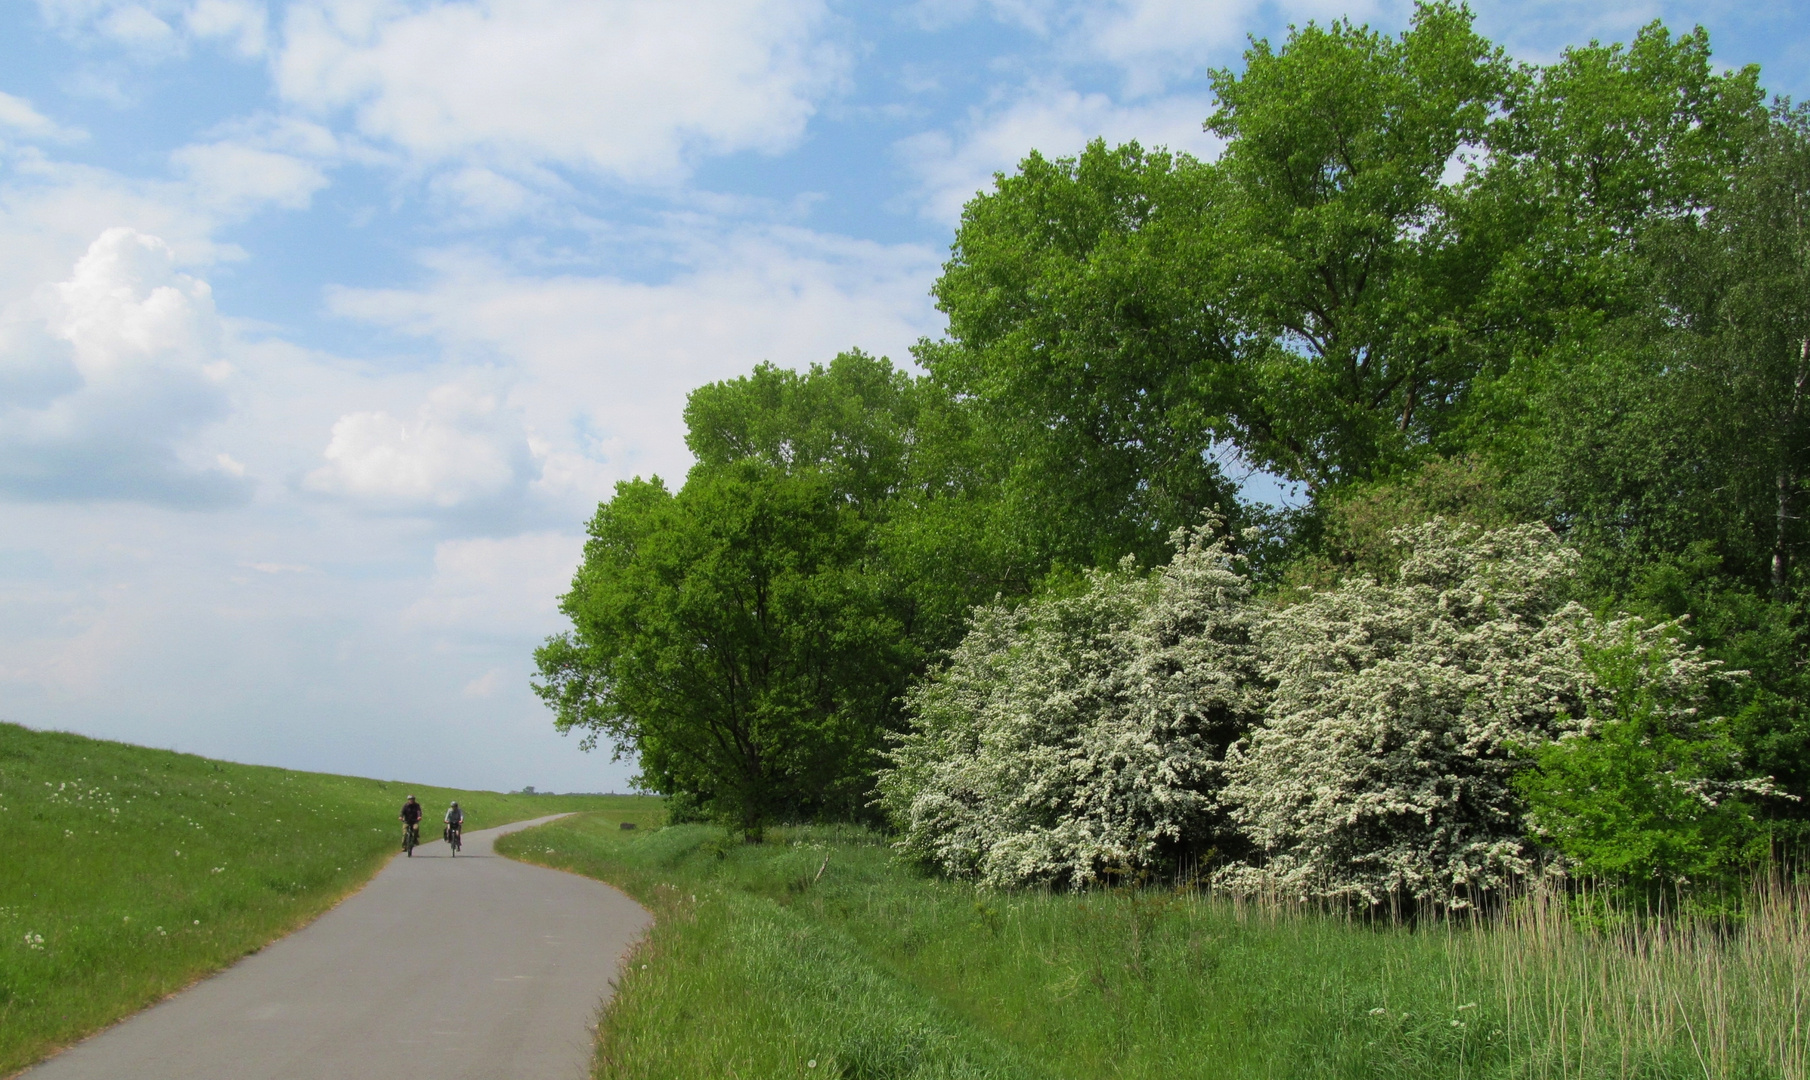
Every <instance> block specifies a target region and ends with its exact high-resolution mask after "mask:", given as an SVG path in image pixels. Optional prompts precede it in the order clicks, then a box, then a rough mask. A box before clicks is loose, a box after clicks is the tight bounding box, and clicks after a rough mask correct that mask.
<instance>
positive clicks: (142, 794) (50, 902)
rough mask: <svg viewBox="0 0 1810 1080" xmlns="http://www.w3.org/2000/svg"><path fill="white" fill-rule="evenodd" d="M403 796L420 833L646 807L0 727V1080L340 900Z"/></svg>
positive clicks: (364, 872) (381, 841) (389, 847)
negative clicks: (448, 812)
mask: <svg viewBox="0 0 1810 1080" xmlns="http://www.w3.org/2000/svg"><path fill="white" fill-rule="evenodd" d="M411 793H412V794H414V795H415V796H416V797H417V798H419V799H420V800H421V801H422V802H423V803H424V804H425V805H426V806H427V808H428V813H429V821H430V823H431V822H432V821H433V820H436V819H437V818H438V817H439V814H440V812H441V811H442V810H443V809H444V808H445V806H446V804H447V803H448V802H450V801H451V800H453V799H458V800H459V802H460V805H461V806H462V807H464V808H465V810H466V813H467V814H468V815H469V820H470V822H471V827H473V828H484V827H486V826H491V825H501V824H504V823H505V822H510V821H520V820H523V819H525V818H532V817H539V816H541V815H545V814H554V813H561V812H564V811H568V810H595V809H600V808H607V807H625V806H632V805H637V804H639V803H641V802H646V801H649V800H638V799H635V798H632V797H626V796H625V797H609V796H565V795H500V794H496V793H494V792H485V791H457V790H453V789H449V788H439V787H427V786H423V785H420V784H404V783H400V782H396V781H381V780H365V779H359V778H355V777H347V776H328V775H323V774H320V773H305V772H294V771H291V770H287V769H275V768H266V767H262V766H255V765H235V764H232V763H230V762H224V761H210V760H208V759H207V758H201V757H195V756H193V755H190V754H177V753H171V752H168V751H162V750H150V749H145V748H143V747H137V746H129V745H126V744H123V743H115V742H103V741H100V740H96V739H88V738H83V737H81V736H77V735H67V734H61V733H56V732H40V731H32V730H28V729H26V728H22V727H18V726H16V725H13V724H0V1076H6V1075H10V1074H11V1073H13V1072H15V1071H17V1070H18V1069H21V1068H23V1067H25V1066H26V1065H29V1064H30V1063H32V1062H33V1061H36V1060H38V1059H39V1058H42V1057H43V1056H45V1055H46V1054H48V1053H50V1052H52V1051H54V1050H55V1049H56V1048H58V1047H60V1046H63V1045H66V1044H68V1043H70V1042H73V1041H75V1040H77V1039H80V1038H81V1037H83V1036H84V1035H87V1034H89V1033H91V1032H93V1031H95V1030H97V1029H99V1028H102V1027H105V1026H106V1025H108V1024H110V1023H112V1022H114V1021H116V1020H118V1019H120V1018H121V1017H124V1016H126V1015H128V1014H130V1013H132V1012H134V1011H136V1010H138V1009H141V1008H143V1007H144V1006H146V1005H149V1004H151V1003H153V1002H155V1001H157V1000H159V999H160V998H162V997H164V996H166V995H168V994H170V993H172V992H174V991H176V990H180V989H182V988H183V987H184V986H186V985H188V984H189V983H192V982H194V981H195V980H196V979H198V978H200V977H202V976H204V975H206V974H208V973H210V972H212V971H215V970H218V969H219V968H221V967H224V966H225V965H228V964H230V963H232V962H233V961H234V960H236V959H238V958H240V957H242V956H244V955H246V954H247V953H251V952H256V951H257V950H258V949H259V948H261V947H262V946H263V945H264V944H266V943H267V942H269V941H271V940H273V939H275V938H278V937H281V936H282V935H284V934H286V933H288V932H290V931H292V930H294V929H296V928H297V927H300V926H302V925H303V924H304V923H306V922H308V921H309V920H310V919H313V918H314V917H315V916H317V915H319V914H320V913H321V912H323V911H325V910H326V909H327V908H329V907H331V906H332V905H333V904H334V903H335V902H337V901H338V900H339V899H340V898H341V897H343V896H345V895H346V894H347V893H349V892H352V891H354V890H356V889H357V888H358V887H359V886H361V885H363V884H364V883H365V882H366V881H367V880H369V879H370V877H371V875H373V874H374V873H376V872H377V870H378V869H379V868H380V867H381V866H382V865H383V864H384V862H385V860H387V859H388V858H389V857H390V855H391V854H392V853H393V852H394V851H395V850H396V849H397V846H398V840H399V838H400V826H399V825H397V823H396V813H397V810H398V809H399V808H400V806H401V803H402V801H403V798H404V797H405V796H406V795H408V794H411ZM425 831H426V832H427V833H428V834H429V835H430V837H431V835H432V834H433V832H434V829H433V827H432V826H431V824H430V826H429V827H428V828H427V829H426V830H425Z"/></svg>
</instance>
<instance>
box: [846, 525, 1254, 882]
mask: <svg viewBox="0 0 1810 1080" xmlns="http://www.w3.org/2000/svg"><path fill="white" fill-rule="evenodd" d="M1176 542H1177V544H1178V547H1179V550H1178V551H1177V554H1176V556H1175V558H1174V560H1173V561H1172V562H1171V563H1170V565H1168V566H1166V567H1162V568H1159V569H1158V570H1157V571H1155V572H1154V573H1152V574H1150V575H1149V576H1147V577H1146V576H1143V575H1140V574H1139V573H1138V572H1137V570H1136V567H1135V566H1134V565H1132V564H1131V563H1130V562H1129V561H1128V562H1126V563H1124V564H1122V565H1121V566H1120V567H1119V568H1118V569H1117V570H1112V571H1096V572H1094V573H1092V574H1090V575H1089V576H1088V578H1087V581H1086V586H1085V588H1084V589H1083V590H1081V591H1080V592H1079V593H1077V594H1076V595H1073V596H1062V597H1056V598H1046V599H1039V600H1035V601H1032V602H1030V603H1028V604H1025V605H1024V606H1022V607H1019V608H1015V609H1014V608H1009V607H1006V606H1004V605H997V604H996V605H994V606H991V607H986V608H982V609H979V610H978V611H976V613H975V616H974V619H973V623H972V627H971V630H970V632H969V634H968V636H967V637H966V638H965V639H964V640H963V641H962V643H961V644H960V645H959V646H958V647H957V648H956V649H955V650H954V652H953V653H952V655H951V657H950V659H949V662H948V664H947V665H946V666H945V667H944V668H943V669H942V670H940V671H939V672H936V673H935V674H934V675H933V676H932V677H931V678H929V679H928V680H926V681H925V682H924V683H923V684H921V685H920V686H919V687H918V688H916V689H915V690H914V691H913V692H912V693H911V695H910V696H909V698H908V705H909V708H910V711H911V714H912V717H913V726H912V729H911V731H910V732H909V733H908V734H906V735H905V736H903V737H902V738H901V739H900V740H899V742H898V743H897V745H896V746H895V748H894V751H893V761H894V768H892V769H891V770H888V771H887V772H885V773H883V774H882V776H881V779H880V785H879V787H880V792H881V796H882V798H881V803H882V805H883V806H884V807H885V808H886V810H887V812H888V814H889V816H890V817H891V818H892V820H893V821H894V822H895V824H897V825H898V826H899V827H900V829H901V832H902V838H901V839H900V841H899V842H898V845H897V847H898V848H899V849H900V850H901V851H902V852H904V853H905V854H906V855H907V856H909V857H911V858H913V859H915V860H917V861H920V862H922V863H925V864H928V865H932V866H935V867H938V868H939V869H941V870H943V871H944V872H946V873H949V874H953V875H957V876H971V877H977V878H979V879H980V880H981V881H982V882H983V883H986V884H990V885H1001V886H1005V885H1020V884H1027V883H1032V882H1061V883H1066V884H1069V885H1071V886H1074V887H1080V886H1082V885H1086V884H1088V883H1091V882H1095V881H1099V880H1101V879H1102V878H1103V877H1106V876H1108V875H1112V874H1115V873H1137V872H1140V871H1143V870H1145V869H1148V868H1151V867H1153V866H1156V865H1158V864H1159V863H1161V862H1162V861H1163V860H1164V859H1165V857H1166V856H1167V855H1168V854H1171V853H1173V852H1174V851H1176V850H1177V849H1179V848H1180V847H1181V846H1183V845H1184V844H1187V843H1189V842H1192V841H1196V840H1198V839H1199V838H1200V837H1202V836H1203V835H1205V834H1206V833H1207V832H1209V831H1210V829H1211V823H1212V821H1213V819H1214V818H1215V817H1216V816H1217V815H1218V804H1217V800H1216V798H1215V792H1216V790H1217V788H1218V787H1219V784H1220V780H1219V772H1220V758H1221V756H1222V755H1223V752H1224V747H1225V745H1226V743H1227V742H1229V741H1230V739H1232V738H1233V737H1235V736H1236V734H1237V732H1238V731H1239V730H1240V729H1241V728H1242V727H1243V726H1244V725H1245V724H1247V723H1248V722H1249V720H1250V718H1251V717H1252V716H1254V715H1255V712H1256V710H1257V708H1258V706H1259V704H1260V701H1259V694H1258V689H1257V686H1256V683H1255V679H1254V672H1255V667H1254V655H1253V652H1252V648H1251V645H1250V627H1249V620H1250V607H1249V604H1248V598H1249V585H1248V582H1247V580H1246V578H1245V576H1244V575H1243V574H1241V573H1240V572H1239V569H1238V567H1237V566H1236V565H1235V562H1236V560H1235V557H1234V556H1233V555H1232V554H1231V553H1230V551H1229V550H1228V549H1227V547H1226V544H1225V541H1224V539H1223V538H1214V537H1213V536H1212V534H1211V530H1210V529H1201V530H1199V531H1197V532H1194V533H1185V532H1178V533H1177V535H1176Z"/></svg>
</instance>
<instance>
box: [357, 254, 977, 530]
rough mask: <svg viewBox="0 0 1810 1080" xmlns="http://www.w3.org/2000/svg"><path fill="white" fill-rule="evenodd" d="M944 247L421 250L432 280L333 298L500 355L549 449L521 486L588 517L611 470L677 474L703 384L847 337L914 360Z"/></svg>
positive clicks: (834, 349) (814, 358) (458, 350)
mask: <svg viewBox="0 0 1810 1080" xmlns="http://www.w3.org/2000/svg"><path fill="white" fill-rule="evenodd" d="M674 232H675V233H681V232H682V230H679V229H678V228H677V227H675V229H674ZM938 256H939V253H938V252H937V251H935V250H934V249H931V248H928V247H920V246H917V245H883V244H875V243H870V242H864V241H854V240H848V239H846V238H839V237H833V236H824V235H822V234H816V233H810V232H806V231H804V230H798V229H764V230H748V231H743V232H737V233H734V234H731V235H727V236H721V235H711V236H698V235H693V236H691V237H690V246H689V247H688V248H687V249H685V250H684V251H682V252H681V257H682V259H683V260H684V262H685V263H686V264H687V265H688V266H689V267H690V269H688V270H686V271H684V272H682V273H680V274H677V275H675V276H674V277H673V278H672V279H670V280H668V281H666V282H663V283H655V284H648V283H641V282H633V281H625V280H621V279H619V278H612V277H601V276H600V277H586V276H579V275H568V276H557V277H530V276H525V275H521V274H517V273H514V272H512V271H510V270H509V269H507V268H506V267H503V266H500V265H498V264H496V263H494V262H492V261H490V260H488V259H485V258H483V257H481V256H476V255H472V254H469V253H463V252H448V253H442V254H440V255H438V256H436V257H435V258H434V259H433V260H431V261H430V263H429V265H430V267H431V269H432V270H433V271H434V272H435V275H436V277H435V280H434V281H433V282H431V283H430V284H429V285H428V286H426V287H424V288H421V289H416V290H404V289H382V290H340V291H337V292H332V293H329V303H330V304H331V305H332V307H333V309H334V310H335V311H336V312H338V313H339V314H341V315H345V316H348V317H353V318H358V319H361V320H366V321H369V322H373V323H377V324H380V325H384V326H388V327H391V328H392V329H395V330H399V331H402V332H405V333H410V334H414V335H418V336H422V337H426V338H430V339H432V340H434V341H436V342H438V343H439V344H440V346H441V347H442V348H443V349H445V350H446V351H448V352H449V353H452V354H455V355H464V354H469V355H476V356H483V357H486V358H489V359H490V360H491V361H493V362H496V363H501V364H506V365H508V367H509V369H510V371H511V375H512V378H513V380H514V381H513V382H512V383H511V387H510V401H511V403H512V404H514V405H517V406H519V407H520V408H521V410H522V415H523V418H524V420H525V423H526V425H527V428H528V430H529V432H530V435H531V437H532V438H533V439H534V440H535V442H536V444H537V447H538V449H537V450H536V451H535V453H536V455H537V457H539V458H540V459H541V460H542V462H543V465H542V471H541V477H540V480H539V481H538V482H536V483H535V484H534V485H533V486H532V488H531V493H532V494H535V495H538V496H540V497H541V498H543V499H544V500H546V501H547V502H548V503H550V504H552V505H553V506H558V507H562V508H563V511H562V512H563V513H566V514H584V513H586V512H587V511H588V509H589V508H590V507H591V506H593V505H595V503H596V501H597V500H599V499H602V498H607V497H608V496H609V491H610V489H609V484H610V483H612V482H613V481H615V480H617V479H625V478H627V477H629V476H632V475H636V474H640V475H648V474H650V473H656V472H657V473H659V474H660V475H662V476H664V477H666V478H667V479H669V480H672V481H678V480H681V479H682V478H683V475H684V472H685V470H686V469H687V468H688V467H689V464H690V455H689V454H688V452H687V451H686V450H685V446H684V424H683V420H682V417H681V413H682V411H683V409H684V404H685V397H686V394H687V393H688V392H689V391H690V390H691V389H692V388H694V387H696V386H698V385H699V384H701V383H704V382H708V381H711V380H714V379H722V378H730V377H733V376H736V375H741V374H745V373H746V372H748V371H749V370H750V369H752V368H753V366H754V365H755V364H757V363H759V362H761V361H763V360H771V361H773V362H774V363H777V364H781V365H783V366H787V367H802V366H804V365H807V364H810V363H813V362H827V361H828V360H829V359H830V358H831V357H833V356H834V355H835V354H836V353H838V352H840V351H842V350H844V349H848V348H852V347H857V346H858V347H861V348H865V349H867V350H868V351H870V352H875V353H884V354H889V355H891V356H892V357H893V358H894V359H895V360H896V361H906V360H908V359H909V358H908V356H907V355H906V350H907V348H908V347H909V346H910V345H911V343H912V342H914V341H916V340H917V339H918V338H919V337H920V336H923V335H927V334H935V333H937V332H938V330H939V329H940V326H941V321H940V318H939V316H937V314H936V312H935V311H934V310H933V308H932V307H931V303H930V300H929V298H928V297H927V295H926V293H927V290H928V287H929V284H930V282H931V280H932V279H933V278H934V276H935V274H936V270H937V266H938V264H939V257H938ZM550 509H551V507H550Z"/></svg>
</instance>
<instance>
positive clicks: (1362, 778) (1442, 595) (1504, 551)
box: [1217, 519, 1598, 906]
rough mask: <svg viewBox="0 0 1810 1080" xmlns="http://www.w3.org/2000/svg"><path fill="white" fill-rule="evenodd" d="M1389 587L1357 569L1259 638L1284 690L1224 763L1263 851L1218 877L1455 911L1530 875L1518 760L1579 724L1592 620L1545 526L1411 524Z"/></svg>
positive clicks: (1288, 611)
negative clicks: (1572, 595)
mask: <svg viewBox="0 0 1810 1080" xmlns="http://www.w3.org/2000/svg"><path fill="white" fill-rule="evenodd" d="M1394 539H1395V542H1396V543H1398V544H1400V545H1402V546H1403V547H1404V548H1406V558H1405V559H1404V561H1403V563H1402V565H1401V568H1400V570H1399V573H1398V577H1397V580H1396V581H1393V582H1390V583H1387V584H1384V583H1379V582H1374V581H1370V580H1367V579H1361V578H1360V579H1355V580H1350V581H1347V582H1345V583H1343V584H1342V585H1340V586H1339V587H1338V588H1336V589H1332V590H1327V591H1324V592H1318V593H1314V594H1312V595H1310V596H1309V597H1308V598H1306V599H1305V600H1303V601H1302V602H1300V603H1297V604H1294V605H1292V606H1288V607H1284V608H1282V609H1280V610H1278V611H1276V612H1275V613H1274V614H1273V615H1272V616H1271V617H1269V618H1268V619H1266V620H1265V621H1264V622H1263V624H1262V625H1261V626H1260V628H1259V629H1258V641H1259V645H1260V648H1261V651H1262V654H1263V669H1264V673H1265V674H1266V675H1267V676H1268V677H1269V678H1270V679H1271V680H1272V681H1273V685H1274V687H1275V689H1274V696H1273V698H1272V701H1271V706H1270V710H1269V714H1268V716H1267V717H1266V719H1265V721H1264V722H1263V723H1262V724H1261V725H1260V726H1258V727H1257V728H1256V729H1254V730H1253V731H1252V732H1251V734H1250V735H1249V736H1248V737H1247V738H1246V739H1245V740H1243V741H1242V742H1241V743H1240V744H1239V745H1237V746H1235V747H1234V748H1233V750H1232V752H1231V754H1230V755H1229V756H1228V765H1227V768H1228V772H1229V784H1228V787H1227V791H1226V797H1227V798H1228V800H1230V801H1232V802H1233V803H1235V804H1236V806H1235V808H1234V810H1233V817H1234V818H1235V819H1236V820H1237V821H1238V823H1239V824H1240V825H1241V826H1243V828H1244V829H1245V830H1246V833H1247V835H1248V837H1249V839H1250V840H1251V842H1252V844H1253V846H1254V847H1255V848H1256V849H1257V852H1258V854H1257V855H1255V856H1253V857H1252V858H1250V859H1249V860H1247V861H1246V862H1244V863H1241V864H1238V865H1234V866H1231V867H1228V868H1225V869H1222V870H1221V871H1220V872H1219V873H1218V875H1217V881H1218V882H1219V883H1221V884H1224V885H1230V886H1233V887H1241V888H1253V887H1262V888H1266V889H1270V890H1274V891H1278V892H1280V893H1282V894H1284V895H1294V896H1299V897H1321V898H1343V899H1349V900H1355V901H1358V902H1362V903H1366V904H1376V903H1381V902H1383V901H1384V900H1385V899H1388V898H1391V897H1393V898H1396V899H1406V898H1410V897H1411V898H1413V899H1415V900H1422V901H1432V902H1434V903H1438V904H1446V905H1453V906H1462V905H1464V904H1465V903H1467V902H1468V901H1467V897H1469V896H1471V895H1474V893H1475V892H1476V891H1477V890H1480V889H1493V888H1497V887H1499V886H1501V885H1502V884H1503V883H1504V882H1505V881H1507V880H1508V879H1509V878H1511V877H1513V876H1516V875H1520V874H1523V873H1525V872H1527V870H1528V869H1529V852H1528V850H1527V847H1526V845H1525V843H1524V837H1525V835H1526V832H1527V824H1526V822H1525V820H1524V814H1523V811H1522V808H1521V806H1520V803H1519V801H1518V799H1517V798H1516V796H1515V794H1514V792H1513V790H1512V789H1511V787H1510V784H1509V781H1510V777H1511V775H1512V774H1513V772H1514V770H1515V769H1516V768H1518V767H1520V762H1519V761H1518V760H1517V757H1516V755H1515V753H1514V749H1515V748H1516V747H1517V746H1519V747H1531V746H1536V745H1540V744H1544V743H1547V742H1549V741H1551V740H1553V739H1557V738H1560V737H1562V736H1564V735H1566V734H1568V733H1570V732H1573V731H1576V730H1577V729H1578V727H1579V721H1578V720H1577V719H1576V718H1578V717H1582V716H1584V715H1585V714H1586V713H1585V708H1584V705H1585V702H1586V698H1587V697H1588V696H1589V695H1591V694H1593V693H1597V692H1598V691H1597V689H1596V687H1595V684H1594V681H1593V679H1592V677H1591V674H1590V672H1589V670H1588V666H1587V665H1586V663H1585V660H1584V657H1583V655H1582V653H1581V651H1580V649H1579V642H1580V640H1581V639H1582V638H1583V637H1585V636H1587V635H1589V634H1591V633H1594V632H1595V630H1596V621H1595V620H1594V618H1593V617H1592V616H1591V615H1590V613H1589V612H1588V611H1586V610H1585V609H1584V608H1582V607H1581V606H1579V605H1577V604H1575V603H1566V602H1564V601H1563V596H1564V593H1565V591H1566V586H1567V584H1568V582H1569V581H1570V579H1571V578H1572V576H1573V573H1574V570H1573V567H1574V564H1575V562H1576V559H1577V555H1576V553H1575V552H1574V551H1572V550H1571V549H1569V548H1567V547H1565V546H1563V545H1562V544H1560V543H1559V541H1558V539H1557V537H1555V536H1554V535H1553V534H1552V532H1551V530H1549V529H1547V528H1546V527H1545V526H1543V525H1516V526H1510V527H1508V528H1503V529H1497V530H1495V531H1492V532H1482V531H1480V530H1478V529H1476V528H1474V527H1471V526H1465V525H1457V524H1452V523H1448V522H1445V521H1443V520H1438V519H1435V520H1434V521H1431V522H1428V523H1427V524H1425V525H1420V526H1415V527H1412V528H1406V529H1401V530H1398V531H1397V532H1396V534H1395V537H1394Z"/></svg>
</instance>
